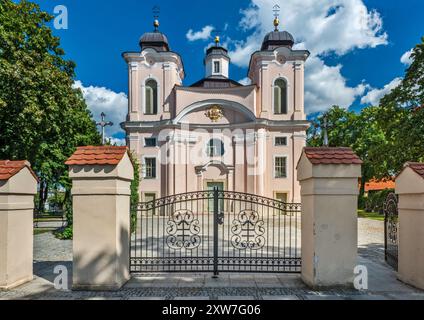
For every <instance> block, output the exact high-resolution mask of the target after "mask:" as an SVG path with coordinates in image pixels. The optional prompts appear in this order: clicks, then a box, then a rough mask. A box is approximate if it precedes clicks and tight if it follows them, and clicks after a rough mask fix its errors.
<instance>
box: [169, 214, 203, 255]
mask: <svg viewBox="0 0 424 320" xmlns="http://www.w3.org/2000/svg"><path fill="white" fill-rule="evenodd" d="M166 232H167V234H168V236H167V238H166V244H167V245H168V247H169V248H171V249H174V250H181V249H186V250H193V249H195V248H197V247H199V246H200V242H201V237H200V236H199V234H200V223H199V220H198V219H195V216H194V213H193V212H192V211H190V210H177V211H175V212H174V214H173V215H172V216H171V218H170V220H169V221H168V223H167V227H166Z"/></svg>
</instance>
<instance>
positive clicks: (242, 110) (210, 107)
mask: <svg viewBox="0 0 424 320" xmlns="http://www.w3.org/2000/svg"><path fill="white" fill-rule="evenodd" d="M254 120H255V116H254V114H253V113H252V112H251V111H250V110H249V109H247V108H246V107H244V106H242V105H239V104H236V103H234V102H212V101H211V102H204V103H201V102H200V103H197V104H194V105H192V106H189V107H187V108H185V109H184V110H183V111H182V112H181V113H180V115H178V116H177V117H176V119H175V122H176V123H180V124H196V125H214V124H217V125H227V124H240V123H246V122H250V121H254Z"/></svg>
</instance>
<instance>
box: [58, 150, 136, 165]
mask: <svg viewBox="0 0 424 320" xmlns="http://www.w3.org/2000/svg"><path fill="white" fill-rule="evenodd" d="M127 150H128V149H127V147H115V146H100V147H93V146H88V147H79V148H77V151H75V153H74V154H73V155H72V156H71V157H70V158H69V159H68V160H67V161H66V162H65V164H67V165H68V166H71V165H96V164H97V165H117V164H118V163H119V162H120V161H121V160H122V158H123V157H124V155H125V153H126V152H127Z"/></svg>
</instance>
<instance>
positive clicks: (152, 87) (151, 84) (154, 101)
mask: <svg viewBox="0 0 424 320" xmlns="http://www.w3.org/2000/svg"><path fill="white" fill-rule="evenodd" d="M145 90H146V92H145V97H146V100H145V104H146V105H145V109H144V114H147V115H155V114H157V113H158V84H157V83H156V81H155V80H152V79H151V80H148V81H147V82H146V89H145Z"/></svg>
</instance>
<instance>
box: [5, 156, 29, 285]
mask: <svg viewBox="0 0 424 320" xmlns="http://www.w3.org/2000/svg"><path fill="white" fill-rule="evenodd" d="M36 193H37V178H36V176H35V174H34V172H33V171H32V170H31V167H30V164H29V163H28V162H26V161H0V290H8V289H12V288H14V287H17V286H19V285H21V284H24V283H25V282H28V281H31V280H32V279H33V269H32V263H33V235H34V232H33V218H34V195H35V194H36Z"/></svg>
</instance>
